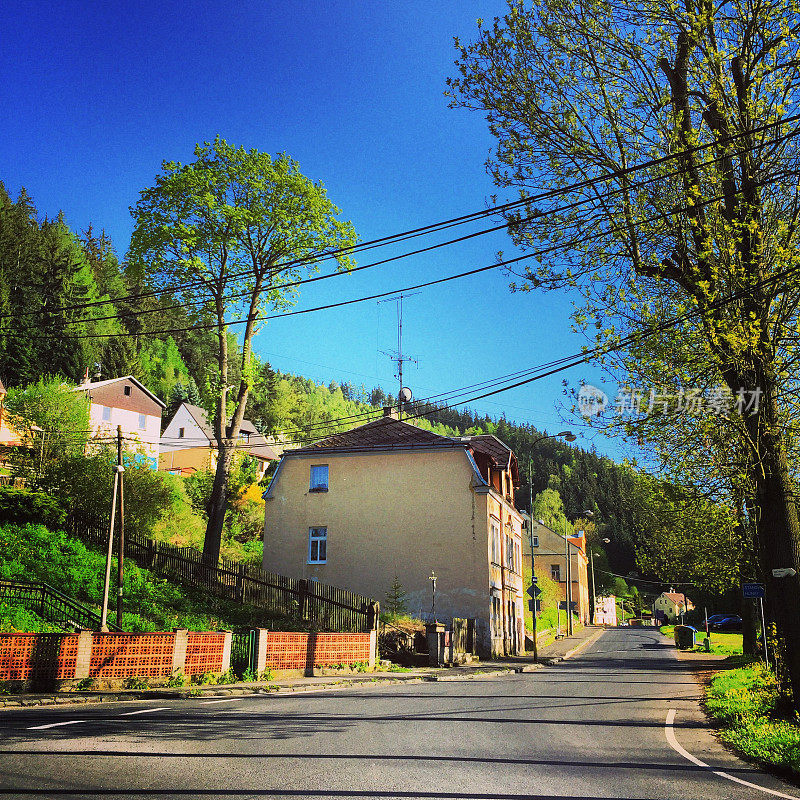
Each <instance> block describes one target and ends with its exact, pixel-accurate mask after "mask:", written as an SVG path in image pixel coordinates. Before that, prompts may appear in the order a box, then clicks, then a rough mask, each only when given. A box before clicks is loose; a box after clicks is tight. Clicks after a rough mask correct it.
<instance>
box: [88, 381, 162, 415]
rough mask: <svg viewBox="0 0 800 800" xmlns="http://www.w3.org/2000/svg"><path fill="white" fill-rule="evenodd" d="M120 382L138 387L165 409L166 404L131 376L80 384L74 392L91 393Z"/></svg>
mask: <svg viewBox="0 0 800 800" xmlns="http://www.w3.org/2000/svg"><path fill="white" fill-rule="evenodd" d="M120 381H130V382H131V383H133V384H135V385H136V386H138V387H139V388H140V389H141V390H142V391H143V392H144V393H145V394H146V395H147V396H148V397H150V399H151V400H153V401H154V402H156V403H158V404H159V405H160V406H161V408H166V407H167V404H166V403H165V402H163V401H162V400H159V399H158V398H157V397H156V396H155V395H154V394H153V393H152V392H151V391H150V390H149V389H148V388H147V387H146V386H145V385H144V384H143V383H142V382H141V381H138V380H136V378H134V377H133V375H123V376H122V377H121V378H108V379H107V380H104V381H94V382H93V383H81V384H80V385H78V386H76V387H75V388H74V389H73V391H74V392H79V391H80V392H91V391H92V389H99V388H100V387H101V386H110V385H111V384H112V383H119V382H120Z"/></svg>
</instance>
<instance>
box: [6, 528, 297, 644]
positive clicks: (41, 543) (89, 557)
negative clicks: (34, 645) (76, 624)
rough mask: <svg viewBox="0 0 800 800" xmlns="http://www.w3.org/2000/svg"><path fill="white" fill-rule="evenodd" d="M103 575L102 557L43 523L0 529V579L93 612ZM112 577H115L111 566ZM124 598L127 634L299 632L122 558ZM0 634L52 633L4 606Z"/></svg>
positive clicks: (31, 616) (37, 621) (281, 619)
mask: <svg viewBox="0 0 800 800" xmlns="http://www.w3.org/2000/svg"><path fill="white" fill-rule="evenodd" d="M115 561H116V560H115ZM104 571H105V554H104V553H101V552H100V551H99V550H95V549H92V548H90V547H88V546H86V545H85V544H84V543H83V542H81V541H79V540H77V539H72V538H70V537H69V536H67V535H66V534H65V533H63V532H61V531H50V530H48V529H47V528H45V527H44V526H43V525H32V524H28V525H13V524H7V525H0V580H2V579H6V580H14V579H16V580H29V581H44V582H45V583H49V584H50V585H51V586H53V587H54V588H56V589H58V590H59V591H61V592H63V593H64V594H66V595H68V596H69V597H73V598H74V599H76V600H78V601H79V602H82V603H85V604H86V605H88V606H90V607H94V608H95V609H98V608H99V605H100V602H101V600H102V592H103V575H104ZM112 575H114V576H116V563H114V564H113V565H112ZM124 597H125V609H126V612H125V614H124V615H123V625H122V627H123V629H124V630H126V631H159V630H167V631H168V630H171V629H172V628H188V629H189V630H195V631H196V630H221V629H231V628H238V627H264V628H271V629H272V630H303V629H304V626H303V625H302V624H301V623H293V621H292V620H288V619H286V618H285V617H275V616H271V615H270V614H269V613H268V612H266V611H264V610H262V609H257V608H254V607H252V606H246V605H241V604H239V603H233V602H230V601H227V600H222V599H219V598H215V597H213V596H211V595H209V594H208V593H206V592H204V591H203V590H201V589H192V588H189V587H184V586H179V585H177V584H174V583H171V582H170V581H167V580H165V579H163V578H160V577H158V576H157V575H155V574H153V573H152V572H150V571H149V570H145V569H141V568H140V567H138V566H137V565H136V564H135V563H134V562H132V561H130V560H129V559H126V560H125V587H124ZM0 630H17V631H25V632H39V631H48V630H53V626H52V625H50V624H49V623H47V622H45V621H44V620H41V619H40V618H38V617H37V616H36V615H35V614H33V613H31V612H29V611H27V610H26V609H25V608H24V607H20V606H15V605H13V604H6V605H4V606H2V607H0Z"/></svg>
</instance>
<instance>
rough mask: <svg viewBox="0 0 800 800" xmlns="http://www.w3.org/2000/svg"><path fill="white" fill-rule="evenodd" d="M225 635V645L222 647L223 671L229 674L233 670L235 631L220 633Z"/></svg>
mask: <svg viewBox="0 0 800 800" xmlns="http://www.w3.org/2000/svg"><path fill="white" fill-rule="evenodd" d="M220 633H223V634H225V643H224V644H223V646H222V669H221V670H220V671H221V672H227V671H228V670H229V669H230V668H231V646H232V644H233V631H220Z"/></svg>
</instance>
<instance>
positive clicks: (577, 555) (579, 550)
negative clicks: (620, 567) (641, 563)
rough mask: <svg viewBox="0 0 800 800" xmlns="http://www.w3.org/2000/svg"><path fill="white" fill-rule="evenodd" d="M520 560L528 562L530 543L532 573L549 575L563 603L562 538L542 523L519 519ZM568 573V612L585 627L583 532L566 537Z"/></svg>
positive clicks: (586, 579)
mask: <svg viewBox="0 0 800 800" xmlns="http://www.w3.org/2000/svg"><path fill="white" fill-rule="evenodd" d="M523 525H524V531H523V536H522V547H523V557H524V558H525V559H527V560H530V557H531V543H533V566H534V571H535V572H544V573H545V574H546V575H549V576H550V577H551V578H552V579H553V580H554V581H555V582H556V583H557V584H558V585H559V587H560V588H561V599H562V601H563V602H566V600H567V568H566V567H567V554H566V548H567V544H566V543H565V541H564V536H563V534H560V533H557V532H556V531H554V530H551V529H550V528H548V527H547V525H545V524H544V523H543V522H540V521H537V520H531V518H530V516H529V515H528V514H524V515H523ZM568 542H569V545H568V546H569V558H570V570H571V575H570V578H571V593H570V599H571V601H572V610H573V612H574V613H575V614H576V615H577V616H578V619H579V620H580V622H581V624H583V625H588V624H589V614H590V608H589V567H588V563H589V562H588V557H587V555H586V537H585V536H584V535H583V532H582V531H581V532H579V533H578V534H577V535H575V536H570V537H568Z"/></svg>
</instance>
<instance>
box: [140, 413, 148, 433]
mask: <svg viewBox="0 0 800 800" xmlns="http://www.w3.org/2000/svg"><path fill="white" fill-rule="evenodd" d="M146 428H147V417H146V416H145V415H144V414H139V430H140V431H143V430H145V429H146Z"/></svg>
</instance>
